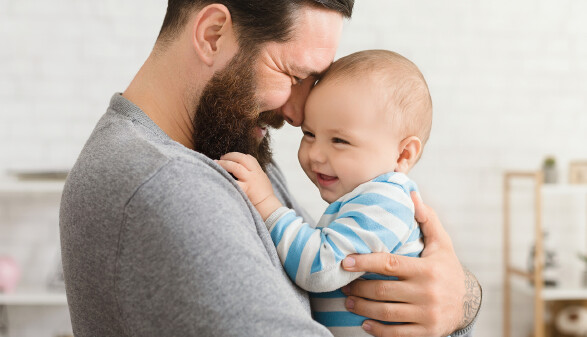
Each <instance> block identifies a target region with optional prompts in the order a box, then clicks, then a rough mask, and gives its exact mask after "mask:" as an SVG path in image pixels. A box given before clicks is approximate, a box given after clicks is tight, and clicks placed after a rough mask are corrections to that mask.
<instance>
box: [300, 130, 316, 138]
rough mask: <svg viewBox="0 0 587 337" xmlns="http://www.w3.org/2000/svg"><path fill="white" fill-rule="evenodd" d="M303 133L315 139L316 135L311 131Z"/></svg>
mask: <svg viewBox="0 0 587 337" xmlns="http://www.w3.org/2000/svg"><path fill="white" fill-rule="evenodd" d="M302 132H303V133H304V136H306V137H312V138H314V134H313V133H311V132H310V131H305V130H302Z"/></svg>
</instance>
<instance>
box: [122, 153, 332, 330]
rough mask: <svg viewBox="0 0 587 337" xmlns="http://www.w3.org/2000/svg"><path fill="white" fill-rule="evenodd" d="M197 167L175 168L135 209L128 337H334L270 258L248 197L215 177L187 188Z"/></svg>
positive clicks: (125, 310)
mask: <svg viewBox="0 0 587 337" xmlns="http://www.w3.org/2000/svg"><path fill="white" fill-rule="evenodd" d="M188 170H194V168H193V167H192V166H190V165H183V164H181V163H173V164H172V165H169V166H168V167H166V168H164V169H163V170H161V171H160V172H159V173H158V174H157V175H156V176H155V177H154V178H153V179H151V180H150V181H148V182H147V183H145V184H144V185H143V186H142V187H141V188H140V189H139V190H138V191H137V192H136V193H135V194H134V196H133V197H132V199H131V200H130V201H129V203H128V205H127V206H126V209H125V220H124V224H123V230H122V232H121V234H120V239H119V242H120V243H119V246H120V248H119V253H118V258H117V262H116V265H117V283H116V289H117V294H118V305H119V312H120V317H122V318H123V319H124V322H125V324H126V327H127V329H128V331H129V334H128V335H129V336H131V335H132V336H268V335H278V336H300V335H303V336H324V337H326V336H331V334H330V333H329V332H328V331H327V330H326V329H325V328H324V327H322V326H320V324H318V323H317V322H315V321H313V320H312V318H311V316H310V314H309V313H308V312H306V311H305V310H304V307H303V305H302V303H301V302H300V301H299V300H298V299H297V298H296V294H295V292H294V287H292V286H291V284H289V280H287V277H284V276H285V275H283V273H282V271H281V270H280V269H281V268H280V266H279V265H277V266H276V265H275V264H273V263H272V261H271V260H270V258H269V256H268V252H267V248H266V247H265V245H264V243H263V242H262V240H261V238H260V236H259V230H260V229H262V230H263V231H264V230H265V228H263V227H262V226H264V225H263V223H261V222H260V223H259V225H260V226H259V228H257V227H256V225H255V222H254V219H253V217H252V214H251V211H252V210H253V209H252V208H249V206H248V205H247V203H246V199H245V198H246V196H245V195H241V194H240V193H239V191H238V190H237V189H236V186H234V184H233V183H232V182H231V181H230V180H229V179H226V180H224V179H219V178H218V176H217V175H216V174H215V173H214V172H209V171H210V170H206V171H202V172H200V173H199V174H198V175H191V176H192V177H193V179H183V180H181V183H180V182H178V180H177V177H178V176H180V175H182V174H185V172H186V171H188ZM250 207H252V205H251V206H250ZM268 244H269V245H271V243H270V242H269V243H268ZM269 245H268V247H270V248H271V249H272V248H273V247H271V246H269ZM276 262H277V261H276ZM244 308H246V309H244Z"/></svg>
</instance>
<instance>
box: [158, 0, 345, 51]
mask: <svg viewBox="0 0 587 337" xmlns="http://www.w3.org/2000/svg"><path fill="white" fill-rule="evenodd" d="M354 2H355V1H354V0H246V1H244V0H168V3H167V13H166V14H165V19H164V20H163V25H162V27H161V31H160V32H159V37H158V38H157V41H158V42H159V43H163V45H165V44H167V43H169V42H170V41H173V40H174V39H175V38H176V37H177V36H178V35H179V34H180V33H181V32H182V30H183V29H184V26H185V25H186V23H187V20H188V18H189V16H190V15H191V13H193V12H194V11H195V10H199V9H202V8H204V7H205V6H207V5H210V4H213V3H219V4H222V5H224V6H226V8H228V10H229V11H230V15H231V17H232V21H233V23H234V25H235V30H236V33H237V37H238V41H239V45H240V47H245V48H246V47H249V48H250V47H254V46H258V45H260V44H262V43H264V42H269V41H277V42H284V41H287V40H288V39H289V38H290V35H291V34H290V33H291V31H292V29H293V25H294V19H295V16H296V14H297V10H298V9H300V8H301V7H302V6H315V7H322V8H326V9H330V10H334V11H337V12H339V13H341V14H342V15H343V17H345V18H350V17H351V15H352V12H353V5H354Z"/></svg>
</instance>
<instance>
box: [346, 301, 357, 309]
mask: <svg viewBox="0 0 587 337" xmlns="http://www.w3.org/2000/svg"><path fill="white" fill-rule="evenodd" d="M345 306H346V308H347V309H353V308H354V307H355V301H353V300H351V299H350V298H347V300H346V304H345Z"/></svg>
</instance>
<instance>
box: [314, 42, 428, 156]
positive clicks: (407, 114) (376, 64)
mask: <svg viewBox="0 0 587 337" xmlns="http://www.w3.org/2000/svg"><path fill="white" fill-rule="evenodd" d="M361 78H367V79H370V80H371V79H372V80H374V81H375V83H374V84H373V86H374V88H373V89H374V90H376V89H377V86H379V87H380V88H381V89H383V90H382V92H383V94H384V97H382V100H384V101H385V102H384V103H385V104H383V105H382V106H384V107H385V113H388V112H389V113H391V118H392V119H391V120H392V123H393V125H394V128H395V127H397V126H399V127H400V128H396V129H395V130H396V131H398V132H401V133H402V134H403V136H405V137H408V136H417V137H418V138H420V140H421V141H422V145H424V144H426V141H428V138H429V137H430V129H431V127H432V99H431V98H430V92H429V91H428V85H427V84H426V80H424V76H423V75H422V73H421V72H420V70H419V69H418V67H416V65H415V64H414V63H412V62H411V61H410V60H408V59H407V58H405V57H403V56H401V55H400V54H398V53H394V52H392V51H388V50H365V51H360V52H356V53H353V54H350V55H347V56H345V57H342V58H340V59H338V60H337V61H336V62H334V63H333V64H332V65H331V66H330V68H329V69H328V71H327V72H326V73H325V74H324V76H323V77H322V78H321V79H320V81H319V82H318V84H317V85H318V86H319V85H320V83H323V82H326V81H333V80H346V79H351V80H359V79H361Z"/></svg>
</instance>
